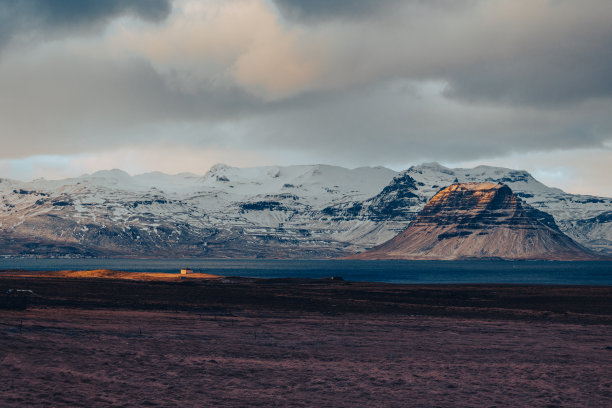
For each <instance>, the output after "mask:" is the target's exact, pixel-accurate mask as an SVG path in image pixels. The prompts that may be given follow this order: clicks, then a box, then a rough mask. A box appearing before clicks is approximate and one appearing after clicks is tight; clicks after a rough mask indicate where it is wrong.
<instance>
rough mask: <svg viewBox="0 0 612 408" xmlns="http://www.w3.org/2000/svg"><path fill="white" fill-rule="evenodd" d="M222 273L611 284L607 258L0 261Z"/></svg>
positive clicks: (1, 263) (6, 265) (33, 266)
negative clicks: (507, 259)
mask: <svg viewBox="0 0 612 408" xmlns="http://www.w3.org/2000/svg"><path fill="white" fill-rule="evenodd" d="M185 267H188V268H192V269H193V270H194V271H195V272H203V273H210V274H215V275H223V276H245V277H254V278H287V277H291V278H315V279H318V278H326V277H331V276H340V277H342V278H343V279H345V280H348V281H369V282H387V283H408V284H436V283H440V284H461V283H482V284H485V283H486V284H493V283H507V284H542V285H605V286H610V285H612V262H609V261H608V262H606V261H601V262H552V261H400V260H384V261H361V260H358V261H353V260H351V261H348V260H261V259H257V260H255V259H241V260H234V259H232V260H229V259H222V260H218V259H32V258H26V259H17V258H11V259H0V269H3V270H6V269H25V270H38V271H44V270H48V271H54V270H90V269H114V270H121V271H126V272H170V273H172V272H175V273H178V271H179V269H181V268H185Z"/></svg>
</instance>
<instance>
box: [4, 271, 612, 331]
mask: <svg viewBox="0 0 612 408" xmlns="http://www.w3.org/2000/svg"><path fill="white" fill-rule="evenodd" d="M9 289H20V290H32V291H33V292H34V293H35V294H36V296H33V297H30V299H29V301H30V305H31V306H33V307H68V308H85V309H90V308H94V309H95V308H110V309H141V310H188V311H219V310H222V311H241V310H276V311H302V312H321V313H327V314H342V313H381V314H388V313H390V314H408V315H431V316H461V317H477V318H483V317H485V318H487V317H490V318H508V319H519V320H525V319H527V320H531V319H533V320H551V321H563V322H579V323H603V324H612V287H587V286H515V285H394V284H383V283H367V282H346V281H342V280H340V279H337V278H336V279H321V280H316V279H251V278H221V279H213V280H206V281H200V280H192V279H188V280H184V281H180V282H155V281H154V282H141V281H121V280H107V279H52V278H38V277H36V278H8V277H7V278H1V275H0V293H7V291H8V290H9Z"/></svg>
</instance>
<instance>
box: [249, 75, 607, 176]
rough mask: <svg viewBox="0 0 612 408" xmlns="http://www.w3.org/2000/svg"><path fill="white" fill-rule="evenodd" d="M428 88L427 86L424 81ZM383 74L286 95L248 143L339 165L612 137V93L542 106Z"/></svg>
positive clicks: (542, 147)
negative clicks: (480, 97) (334, 88)
mask: <svg viewBox="0 0 612 408" xmlns="http://www.w3.org/2000/svg"><path fill="white" fill-rule="evenodd" d="M426 88H427V87H426ZM426 88H421V87H419V85H418V83H411V82H408V81H404V80H392V81H384V82H381V83H378V84H370V85H367V86H363V87H358V88H353V89H351V90H349V91H346V92H342V93H335V94H334V95H333V96H331V95H322V94H313V95H309V96H303V97H301V98H297V99H296V100H294V101H292V102H291V103H287V102H286V103H285V109H286V111H284V112H282V114H281V113H278V114H277V113H270V114H267V115H259V116H258V117H257V118H256V119H254V120H251V121H249V122H247V123H248V125H247V128H248V129H249V130H250V131H251V134H253V135H254V137H253V138H252V141H253V145H258V144H259V145H261V144H263V145H266V146H275V147H277V148H282V149H287V150H295V151H299V152H301V153H302V154H304V153H305V152H308V154H310V155H312V156H313V157H325V158H326V160H327V161H329V162H336V163H342V164H344V165H349V166H356V165H363V164H369V165H376V164H381V163H382V164H387V165H395V166H399V167H401V166H402V165H405V164H406V163H414V162H422V161H429V160H438V161H444V160H446V161H453V160H454V161H457V160H476V159H482V158H486V157H496V156H503V155H505V154H508V153H510V152H515V153H526V152H530V151H550V150H551V149H573V148H580V147H595V148H597V147H601V146H602V145H603V144H604V143H605V142H606V141H607V140H611V139H612V118H611V117H609V115H608V114H607V113H606V112H608V111H610V110H612V100H608V99H604V100H593V101H591V102H588V103H584V104H581V105H579V106H571V107H570V106H559V107H555V108H554V109H553V108H549V109H545V110H534V109H531V108H529V107H525V108H516V107H513V106H488V107H483V106H480V105H464V104H461V103H458V102H449V101H448V100H445V98H444V97H443V96H441V95H440V94H439V93H437V91H436V90H432V89H426Z"/></svg>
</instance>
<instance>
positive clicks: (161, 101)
mask: <svg viewBox="0 0 612 408" xmlns="http://www.w3.org/2000/svg"><path fill="white" fill-rule="evenodd" d="M260 109H261V106H260V105H259V103H258V101H257V100H256V99H255V98H254V97H253V96H251V95H249V94H248V93H246V92H245V91H244V90H242V89H240V88H237V87H232V86H219V87H216V86H214V85H210V86H208V87H206V88H204V87H201V88H198V90H197V91H193V92H191V91H189V92H188V91H184V90H183V89H182V88H181V87H180V86H176V85H175V81H173V80H172V78H169V77H167V76H162V75H160V74H159V73H158V72H157V71H155V70H154V69H153V67H152V66H151V65H150V63H149V62H148V61H146V60H142V59H138V58H132V59H125V60H107V59H104V58H97V57H92V56H87V55H75V54H74V53H69V52H66V53H60V54H52V55H46V56H43V57H41V58H40V59H35V60H34V61H32V60H27V61H26V60H23V59H19V58H11V59H10V60H9V61H5V62H4V63H2V64H0V141H2V144H3V146H4V147H3V149H2V151H1V152H0V158H2V157H4V158H8V157H25V156H28V155H36V154H68V153H77V152H86V151H89V150H90V149H97V148H101V147H103V148H111V147H113V146H120V145H121V144H126V143H147V142H152V141H155V140H159V139H166V140H171V139H172V138H174V137H176V139H177V140H180V139H181V138H182V139H183V141H187V142H190V143H192V142H195V143H199V142H200V141H198V140H197V138H196V139H193V138H191V139H189V138H190V137H191V136H189V135H182V134H178V135H173V134H167V133H164V131H163V129H164V128H166V127H172V126H173V125H176V124H180V123H192V125H193V126H195V127H199V128H200V129H201V132H200V133H199V134H200V135H202V136H203V137H202V138H203V139H204V140H202V141H201V142H202V143H216V142H217V140H207V139H206V138H207V137H208V136H207V135H208V133H207V131H208V129H210V128H211V127H214V124H215V123H218V122H223V121H228V120H232V119H235V118H239V117H248V115H249V114H252V113H254V112H257V110H260ZM186 139H187V140H186Z"/></svg>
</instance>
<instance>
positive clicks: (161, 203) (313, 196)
mask: <svg viewBox="0 0 612 408" xmlns="http://www.w3.org/2000/svg"><path fill="white" fill-rule="evenodd" d="M457 182H461V183H463V182H478V183H481V182H493V183H504V184H505V185H507V186H509V187H510V188H511V189H512V191H514V193H515V194H516V196H517V197H520V198H521V199H522V200H523V201H525V202H526V203H527V204H529V205H531V206H532V207H534V208H535V209H537V210H540V211H543V212H546V213H548V214H550V215H551V216H552V217H553V218H554V221H555V222H556V224H557V225H558V228H559V230H560V231H562V232H563V233H565V234H567V235H568V236H569V237H571V238H572V239H573V240H575V241H576V242H578V243H579V244H581V245H583V246H585V247H587V248H589V249H591V250H593V251H597V252H600V253H603V254H611V253H612V199H611V198H606V197H595V196H586V195H575V194H568V193H565V192H563V191H562V190H559V189H556V188H551V187H547V186H545V185H544V184H542V183H540V182H538V181H537V180H536V179H534V178H533V177H532V176H531V175H530V174H529V173H527V172H525V171H520V170H512V169H506V168H499V167H489V166H479V167H476V168H473V169H450V168H447V167H444V166H441V165H439V164H437V163H426V164H422V165H418V166H413V167H410V168H409V169H407V170H405V171H401V172H396V171H393V170H390V169H387V168H384V167H361V168H356V169H346V168H342V167H337V166H328V165H304V166H286V167H282V166H268V167H255V168H236V167H230V166H227V165H223V164H218V165H215V166H213V167H212V168H211V169H210V170H209V171H208V173H206V174H205V175H203V176H201V175H195V174H189V173H182V174H178V175H167V174H163V173H146V174H142V175H137V176H130V175H129V174H127V173H125V172H123V171H121V170H107V171H100V172H96V173H94V174H91V175H84V176H81V177H76V178H70V179H65V180H45V179H38V180H34V181H29V182H21V181H16V180H10V179H0V197H1V201H0V255H3V256H43V257H51V256H53V257H55V256H67V257H113V256H116V257H124V256H137V257H241V258H249V257H253V258H256V257H266V258H331V257H340V256H346V255H350V254H354V253H357V252H360V251H363V250H366V249H369V248H372V247H374V246H377V245H380V244H382V243H383V242H385V241H387V240H389V239H391V238H393V237H394V236H396V235H397V234H398V233H400V232H401V231H403V230H404V229H406V227H407V226H408V224H409V223H410V221H412V220H413V219H414V218H415V217H416V215H417V214H418V213H419V212H420V211H421V210H422V209H423V207H424V206H425V204H426V203H427V202H428V201H429V200H430V199H431V198H432V197H433V196H434V195H435V194H436V193H437V192H438V191H440V190H441V189H442V188H444V187H446V186H449V185H451V184H453V183H457Z"/></svg>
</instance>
